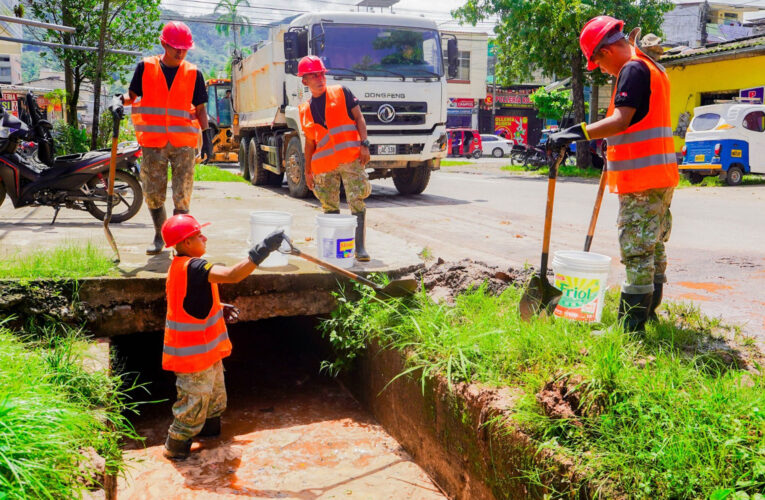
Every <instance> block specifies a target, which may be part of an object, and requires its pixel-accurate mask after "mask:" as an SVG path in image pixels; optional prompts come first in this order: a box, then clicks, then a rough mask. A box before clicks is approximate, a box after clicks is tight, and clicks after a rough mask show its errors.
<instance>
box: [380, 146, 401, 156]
mask: <svg viewBox="0 0 765 500" xmlns="http://www.w3.org/2000/svg"><path fill="white" fill-rule="evenodd" d="M377 154H378V155H394V154H396V145H395V144H378V145H377Z"/></svg>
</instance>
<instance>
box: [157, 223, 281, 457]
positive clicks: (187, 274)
mask: <svg viewBox="0 0 765 500" xmlns="http://www.w3.org/2000/svg"><path fill="white" fill-rule="evenodd" d="M204 226H207V224H203V225H200V224H199V222H197V220H196V219H195V218H194V217H193V216H192V215H188V214H178V215H174V216H172V217H170V218H169V219H167V221H166V222H165V224H164V225H163V226H162V237H163V239H164V242H165V244H166V245H167V247H168V248H170V247H175V251H176V256H175V257H174V258H173V262H172V263H171V264H170V269H169V270H168V272H167V284H166V290H167V320H166V323H165V340H164V347H163V349H162V368H163V369H165V370H169V371H173V372H175V375H176V382H175V386H176V388H177V391H178V400H177V401H176V402H175V404H174V405H173V416H174V417H175V418H174V420H173V423H172V424H171V425H170V429H169V431H168V434H167V441H165V456H166V457H168V458H171V459H174V460H183V459H185V458H187V457H188V456H189V452H190V450H191V439H192V438H193V437H195V436H202V437H209V436H217V435H219V434H220V432H221V422H220V416H221V414H222V413H223V411H224V410H225V409H226V386H225V384H224V380H223V364H222V362H221V360H222V359H223V358H225V357H227V356H228V355H229V354H231V341H230V340H229V338H228V331H227V330H226V322H229V323H231V322H233V321H235V320H236V319H237V315H238V311H237V310H236V308H234V307H233V306H230V305H228V304H221V302H220V297H219V295H218V283H238V282H239V281H242V280H243V279H244V278H246V277H247V276H249V275H250V273H252V271H253V270H254V269H255V268H256V267H257V266H258V265H260V263H261V262H263V261H264V260H265V259H266V257H268V255H269V254H270V253H271V252H273V251H274V250H276V249H277V248H279V245H280V244H281V243H282V241H283V240H284V231H274V232H272V233H271V234H269V235H268V236H266V238H265V239H264V240H263V241H262V242H260V243H258V244H257V245H255V246H254V247H252V248H251V249H250V251H249V256H248V258H246V259H244V260H242V261H241V262H239V263H238V264H236V265H235V266H233V267H225V266H221V265H218V264H215V265H213V264H210V263H209V262H207V261H206V260H204V259H202V258H201V257H202V255H204V253H205V251H206V249H207V238H206V237H205V236H204V235H203V234H202V228H203V227H204Z"/></svg>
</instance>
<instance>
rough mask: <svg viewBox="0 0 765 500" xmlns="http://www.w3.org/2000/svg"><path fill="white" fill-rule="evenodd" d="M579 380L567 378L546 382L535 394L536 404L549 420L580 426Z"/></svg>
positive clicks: (580, 381)
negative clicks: (563, 421) (565, 421)
mask: <svg viewBox="0 0 765 500" xmlns="http://www.w3.org/2000/svg"><path fill="white" fill-rule="evenodd" d="M581 383H582V379H581V378H576V377H575V378H573V379H570V378H568V377H565V378H562V379H559V380H555V381H553V382H548V383H546V384H545V386H544V388H542V390H541V391H539V392H538V393H537V402H538V403H539V404H540V406H542V409H543V410H544V412H545V415H547V416H548V417H550V418H562V419H566V420H570V421H571V423H572V424H573V425H576V426H581V425H582V423H581V421H580V420H579V417H581V416H582V412H581V400H580V396H581V395H580V393H579V386H580V385H581Z"/></svg>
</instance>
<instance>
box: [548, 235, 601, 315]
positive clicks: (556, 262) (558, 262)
mask: <svg viewBox="0 0 765 500" xmlns="http://www.w3.org/2000/svg"><path fill="white" fill-rule="evenodd" d="M552 268H553V273H554V274H555V288H557V289H558V290H560V291H561V292H562V295H561V297H560V300H559V301H558V305H557V307H556V308H555V315H556V316H559V317H562V318H567V319H572V320H575V321H585V322H597V321H600V317H601V315H602V314H603V302H604V301H605V299H606V285H607V282H608V271H609V270H610V268H611V257H608V256H607V255H601V254H597V253H592V252H579V251H575V250H562V251H558V252H555V255H554V256H553V261H552Z"/></svg>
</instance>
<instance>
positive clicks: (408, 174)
mask: <svg viewBox="0 0 765 500" xmlns="http://www.w3.org/2000/svg"><path fill="white" fill-rule="evenodd" d="M392 170H393V184H394V185H395V186H396V189H397V190H398V192H399V193H401V194H420V193H422V192H423V191H425V188H426V187H428V182H429V181H430V164H429V163H423V164H422V165H419V166H417V167H407V168H395V169H392Z"/></svg>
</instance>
